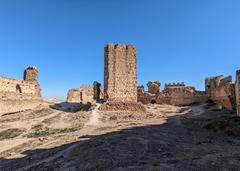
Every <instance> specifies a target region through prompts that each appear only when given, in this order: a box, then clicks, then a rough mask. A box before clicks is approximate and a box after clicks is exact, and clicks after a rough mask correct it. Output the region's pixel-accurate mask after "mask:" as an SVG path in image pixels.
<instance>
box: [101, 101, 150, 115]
mask: <svg viewBox="0 0 240 171" xmlns="http://www.w3.org/2000/svg"><path fill="white" fill-rule="evenodd" d="M99 110H103V111H133V112H137V113H142V112H146V109H145V107H144V106H143V105H142V104H139V103H135V102H116V101H114V102H112V101H110V102H106V103H104V104H103V105H101V106H100V107H99Z"/></svg>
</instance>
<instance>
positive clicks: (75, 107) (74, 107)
mask: <svg viewBox="0 0 240 171" xmlns="http://www.w3.org/2000/svg"><path fill="white" fill-rule="evenodd" d="M91 106H92V104H91V103H89V102H88V103H87V104H83V103H67V102H61V103H57V104H54V105H50V108H52V109H55V110H60V111H64V112H78V111H88V110H89V109H90V108H91Z"/></svg>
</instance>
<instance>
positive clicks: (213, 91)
mask: <svg viewBox="0 0 240 171" xmlns="http://www.w3.org/2000/svg"><path fill="white" fill-rule="evenodd" d="M205 87H206V92H207V96H208V97H209V99H210V100H212V101H213V102H214V103H216V105H217V106H218V107H219V108H226V109H228V110H230V111H235V110H236V97H235V85H234V84H232V77H231V76H229V77H225V78H224V77H223V76H217V77H210V78H207V79H206V80H205Z"/></svg>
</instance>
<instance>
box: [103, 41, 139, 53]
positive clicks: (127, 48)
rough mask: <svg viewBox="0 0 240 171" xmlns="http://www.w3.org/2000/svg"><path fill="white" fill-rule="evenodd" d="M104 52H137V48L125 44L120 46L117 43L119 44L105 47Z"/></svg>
mask: <svg viewBox="0 0 240 171" xmlns="http://www.w3.org/2000/svg"><path fill="white" fill-rule="evenodd" d="M104 50H105V52H107V51H110V50H120V51H121V50H136V48H135V46H134V45H132V44H129V45H125V44H120V43H117V44H112V43H109V44H107V45H106V46H105V48H104Z"/></svg>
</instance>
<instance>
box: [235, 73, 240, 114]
mask: <svg viewBox="0 0 240 171" xmlns="http://www.w3.org/2000/svg"><path fill="white" fill-rule="evenodd" d="M235 94H236V112H237V115H238V116H240V70H238V71H237V72H236V84H235Z"/></svg>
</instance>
